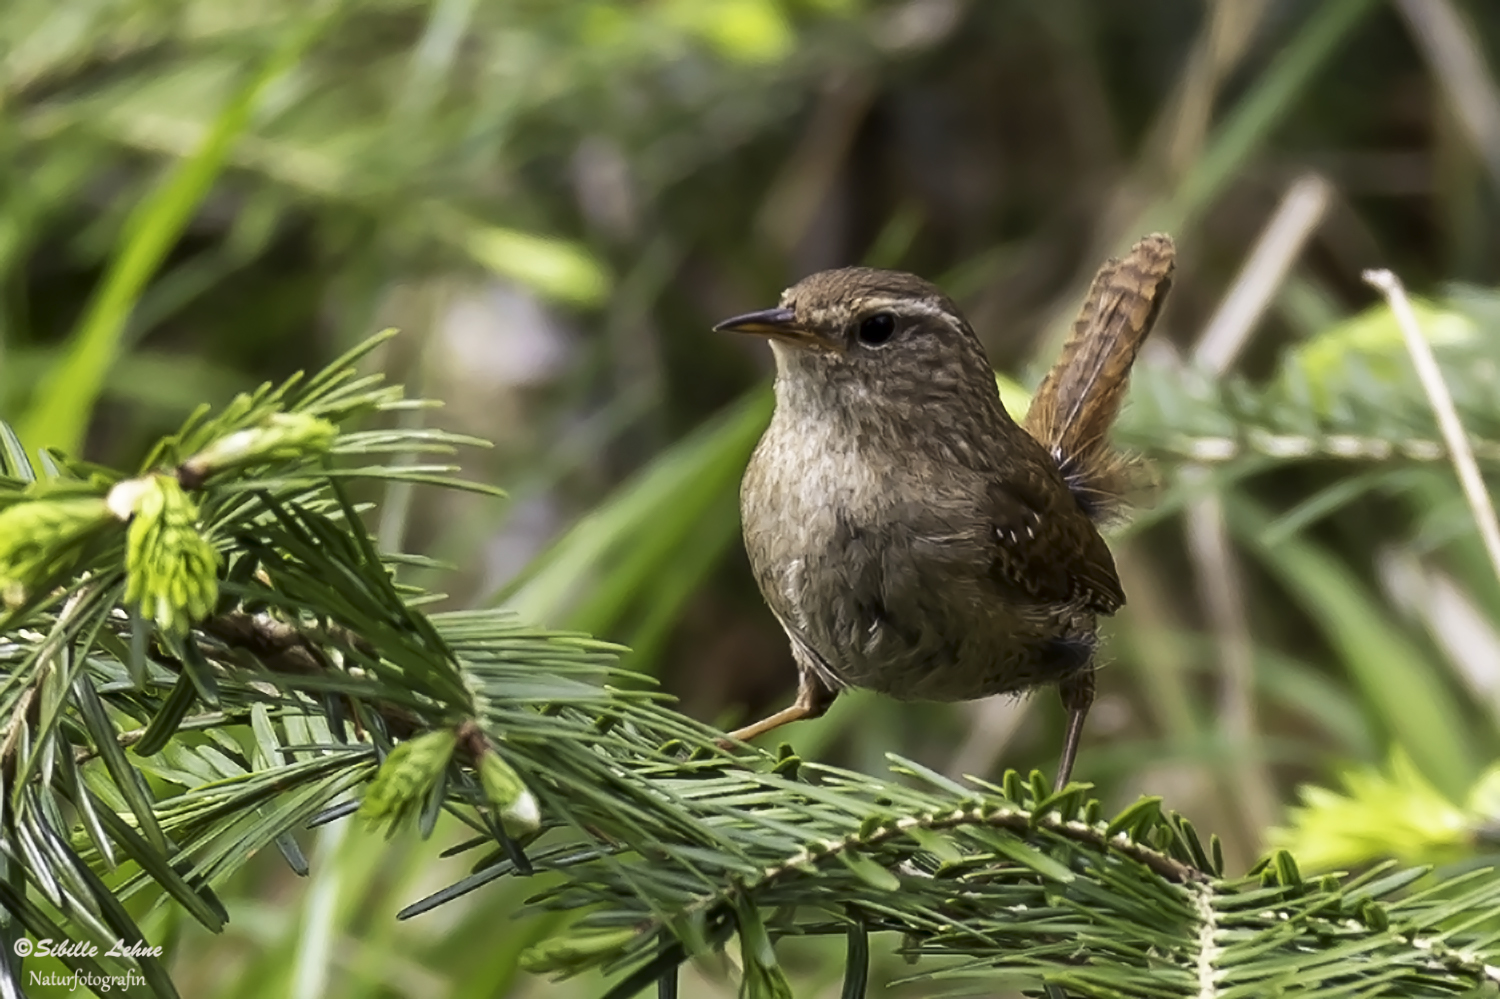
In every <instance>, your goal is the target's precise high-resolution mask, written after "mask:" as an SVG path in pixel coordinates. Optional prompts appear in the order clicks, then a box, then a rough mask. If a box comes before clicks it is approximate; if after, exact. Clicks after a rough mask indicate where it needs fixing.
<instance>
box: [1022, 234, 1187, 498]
mask: <svg viewBox="0 0 1500 999" xmlns="http://www.w3.org/2000/svg"><path fill="white" fill-rule="evenodd" d="M1175 259H1176V248H1175V247H1174V246H1173V243H1172V238H1171V237H1170V236H1167V235H1164V234H1162V233H1156V234H1154V235H1151V236H1146V237H1145V238H1143V239H1141V240H1140V241H1139V242H1137V243H1136V244H1135V246H1133V247H1131V250H1130V252H1129V253H1128V254H1126V255H1125V257H1124V258H1122V259H1119V260H1115V259H1111V260H1109V261H1108V262H1106V263H1105V265H1104V266H1103V267H1101V268H1100V269H1099V273H1098V275H1096V276H1095V278H1094V283H1093V284H1092V285H1090V287H1089V293H1088V297H1087V298H1086V299H1085V300H1084V303H1083V308H1082V310H1081V311H1080V312H1079V313H1078V318H1077V319H1076V320H1075V321H1074V323H1073V329H1072V332H1071V333H1069V335H1068V340H1067V343H1065V344H1064V345H1063V349H1062V354H1061V356H1060V357H1058V359H1057V363H1056V364H1054V365H1053V366H1052V370H1051V371H1049V372H1048V373H1047V377H1046V378H1045V379H1043V380H1042V384H1041V386H1040V387H1039V388H1038V389H1037V391H1036V395H1035V396H1034V397H1033V398H1032V401H1031V408H1030V409H1029V410H1028V411H1027V413H1026V421H1025V427H1026V429H1027V431H1029V432H1030V433H1031V435H1032V436H1033V437H1035V438H1036V439H1037V440H1038V441H1040V442H1041V443H1042V445H1043V446H1044V447H1045V448H1046V449H1047V450H1048V452H1049V453H1050V454H1051V455H1052V456H1053V458H1054V459H1055V460H1056V461H1057V465H1058V468H1059V469H1061V471H1062V473H1063V477H1064V478H1065V479H1066V480H1067V482H1068V486H1069V487H1070V488H1071V489H1072V490H1073V495H1075V496H1076V497H1078V501H1079V503H1080V504H1082V505H1083V507H1084V509H1085V510H1086V511H1088V513H1089V515H1090V516H1091V517H1092V518H1093V519H1094V520H1095V521H1098V522H1101V523H1102V522H1105V521H1108V520H1110V519H1112V518H1113V517H1114V516H1116V515H1118V514H1119V513H1120V512H1121V509H1122V507H1123V506H1124V505H1125V503H1126V497H1127V495H1128V493H1129V492H1130V489H1131V486H1132V482H1133V479H1134V475H1133V472H1134V469H1135V467H1136V463H1135V461H1134V460H1133V459H1132V458H1131V456H1129V455H1126V454H1122V453H1120V452H1118V451H1115V450H1114V449H1113V448H1112V447H1110V444H1109V431H1110V428H1111V427H1112V426H1113V425H1114V422H1115V418H1116V417H1117V416H1119V413H1120V404H1121V403H1122V402H1123V401H1124V398H1125V389H1126V387H1127V386H1128V385H1129V382H1130V368H1131V365H1132V364H1134V363H1135V356H1136V353H1137V352H1138V351H1139V350H1140V348H1141V343H1142V342H1143V341H1144V340H1145V339H1146V336H1147V335H1148V334H1149V333H1150V332H1151V327H1152V326H1153V325H1155V323H1156V317H1157V314H1158V313H1159V312H1160V311H1161V306H1162V303H1163V302H1164V301H1165V300H1166V297H1167V292H1168V290H1169V289H1170V288H1171V285H1172V269H1173V266H1174V261H1175Z"/></svg>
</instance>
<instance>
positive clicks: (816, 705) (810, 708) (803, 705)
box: [719, 670, 839, 749]
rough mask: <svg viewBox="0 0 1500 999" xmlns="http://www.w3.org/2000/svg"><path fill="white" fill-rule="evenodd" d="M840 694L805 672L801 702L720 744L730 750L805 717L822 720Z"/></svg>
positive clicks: (800, 683) (799, 691) (799, 692)
mask: <svg viewBox="0 0 1500 999" xmlns="http://www.w3.org/2000/svg"><path fill="white" fill-rule="evenodd" d="M838 694H839V692H838V691H837V690H831V689H829V688H828V686H827V685H825V684H824V683H823V681H821V680H819V679H818V678H817V676H815V675H814V674H813V673H811V672H810V671H808V670H803V671H802V675H801V678H800V679H799V680H798V683H797V699H796V700H795V701H793V702H792V703H791V706H790V707H785V708H782V709H781V710H780V711H778V712H776V713H775V714H773V715H767V716H766V717H764V718H762V719H761V720H760V721H758V722H754V723H753V724H750V725H745V726H743V727H741V728H737V729H735V730H734V731H733V732H730V733H729V735H728V736H727V737H725V738H723V739H720V740H719V745H720V746H721V747H722V748H724V749H730V748H732V747H733V746H734V744H735V743H736V742H749V741H750V740H751V739H754V738H755V737H756V736H760V735H765V734H766V733H767V732H769V731H771V730H772V729H776V728H780V727H781V726H783V725H785V724H786V723H787V722H794V721H801V720H802V719H804V718H820V717H822V716H823V713H824V712H826V711H827V710H828V708H829V705H831V704H833V700H834V698H836V697H838Z"/></svg>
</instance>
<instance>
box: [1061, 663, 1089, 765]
mask: <svg viewBox="0 0 1500 999" xmlns="http://www.w3.org/2000/svg"><path fill="white" fill-rule="evenodd" d="M1057 692H1058V693H1059V694H1061V695H1062V702H1063V708H1064V709H1065V710H1066V711H1067V712H1068V731H1067V734H1066V735H1064V736H1063V748H1062V760H1061V761H1059V763H1058V764H1057V783H1056V784H1054V785H1053V788H1054V790H1062V789H1063V788H1064V787H1066V786H1067V784H1068V779H1069V778H1070V777H1072V776H1073V760H1074V759H1075V758H1077V756H1078V740H1079V739H1080V738H1081V737H1082V736H1083V721H1084V719H1085V718H1087V717H1088V716H1089V708H1090V707H1091V706H1092V705H1093V703H1094V664H1093V663H1089V664H1088V666H1086V667H1084V668H1083V669H1082V670H1080V671H1078V672H1077V673H1074V674H1073V675H1072V676H1070V677H1068V678H1067V679H1066V680H1064V681H1063V682H1062V683H1060V684H1058V686H1057Z"/></svg>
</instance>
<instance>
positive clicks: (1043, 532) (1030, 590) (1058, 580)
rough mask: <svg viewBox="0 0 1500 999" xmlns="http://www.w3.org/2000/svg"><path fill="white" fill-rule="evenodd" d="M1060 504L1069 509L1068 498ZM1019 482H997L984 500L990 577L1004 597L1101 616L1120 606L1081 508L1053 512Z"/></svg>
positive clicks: (1110, 569)
mask: <svg viewBox="0 0 1500 999" xmlns="http://www.w3.org/2000/svg"><path fill="white" fill-rule="evenodd" d="M1062 498H1063V499H1065V500H1066V501H1067V502H1068V503H1073V504H1074V505H1075V506H1076V503H1074V501H1073V499H1072V497H1071V496H1070V495H1068V494H1067V493H1063V494H1062ZM1057 506H1058V501H1054V502H1051V503H1049V502H1048V492H1047V491H1044V490H1042V489H1039V488H1035V487H1033V486H1031V485H1030V484H1029V483H1027V482H1026V481H1025V480H1024V479H1012V480H1007V481H1004V482H996V483H993V484H992V485H991V486H990V489H989V496H988V509H989V523H990V528H991V532H992V534H993V541H994V553H995V554H994V560H993V562H992V564H991V568H990V576H991V578H992V579H994V580H995V582H996V584H997V585H999V586H1000V587H1001V588H1002V589H1003V590H1004V591H1005V593H1006V595H1007V596H1008V597H1010V598H1011V599H1016V600H1023V601H1035V602H1037V603H1067V602H1071V601H1075V600H1077V601H1081V602H1082V603H1083V604H1084V605H1085V606H1086V607H1088V608H1090V609H1091V610H1094V611H1096V612H1098V613H1100V614H1113V613H1114V612H1115V611H1117V610H1119V608H1120V606H1121V605H1122V604H1124V603H1125V592H1124V590H1122V589H1121V588H1120V577H1119V575H1118V574H1117V573H1116V572H1115V560H1114V557H1113V556H1112V555H1111V554H1110V552H1109V546H1108V545H1106V544H1105V543H1104V539H1103V538H1102V537H1100V535H1099V532H1098V530H1096V529H1095V528H1094V525H1093V524H1092V523H1091V522H1090V521H1089V519H1088V517H1087V516H1086V515H1085V514H1084V512H1083V510H1082V509H1081V508H1078V509H1058V508H1056V507H1057Z"/></svg>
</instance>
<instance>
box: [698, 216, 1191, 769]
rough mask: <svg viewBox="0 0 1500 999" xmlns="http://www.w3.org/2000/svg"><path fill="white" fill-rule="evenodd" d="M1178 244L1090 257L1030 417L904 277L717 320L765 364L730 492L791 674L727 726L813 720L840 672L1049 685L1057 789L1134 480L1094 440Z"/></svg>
mask: <svg viewBox="0 0 1500 999" xmlns="http://www.w3.org/2000/svg"><path fill="white" fill-rule="evenodd" d="M1173 260H1174V248H1173V245H1172V241H1171V239H1170V238H1168V237H1167V236H1164V235H1154V236H1148V237H1146V238H1145V239H1143V240H1141V241H1140V242H1138V243H1137V244H1136V245H1135V247H1134V248H1133V249H1132V250H1131V252H1130V253H1129V254H1128V255H1127V256H1126V257H1125V258H1124V259H1123V260H1111V261H1109V262H1108V263H1107V264H1106V265H1105V266H1104V267H1103V268H1102V269H1101V270H1100V272H1099V275H1098V277H1096V278H1095V280H1094V283H1093V286H1092V287H1091V289H1090V292H1089V295H1088V299H1087V301H1086V303H1085V305H1084V308H1083V311H1082V312H1081V313H1080V315H1079V318H1078V320H1077V322H1076V323H1075V325H1074V327H1073V330H1072V333H1071V335H1070V336H1069V338H1068V341H1067V343H1066V345H1065V346H1064V349H1063V353H1062V356H1061V357H1060V359H1059V360H1058V362H1057V364H1056V365H1055V366H1054V367H1053V369H1052V370H1051V372H1050V373H1049V374H1048V375H1047V377H1046V379H1044V381H1043V383H1042V385H1041V386H1040V388H1039V389H1038V390H1037V394H1036V396H1035V397H1034V399H1033V401H1032V405H1031V408H1030V410H1029V412H1028V414H1027V417H1026V421H1025V426H1024V427H1023V426H1022V425H1019V424H1017V423H1016V421H1015V420H1014V419H1012V418H1011V416H1010V414H1009V413H1007V412H1006V410H1005V407H1004V406H1003V405H1002V404H1001V401H1000V397H999V394H998V392H997V391H996V384H995V376H994V371H993V369H992V368H991V367H990V364H989V361H988V360H987V359H986V357H985V353H984V349H983V347H982V346H981V344H980V342H979V338H978V337H977V336H975V334H974V330H973V329H972V327H970V325H969V323H968V322H967V321H966V320H965V319H964V316H963V314H962V313H961V312H960V311H959V309H958V307H957V306H956V305H954V303H953V301H952V300H951V299H949V298H948V296H946V295H945V294H943V292H941V291H940V290H939V289H938V288H937V287H936V286H934V285H932V284H930V283H929V282H927V281H924V280H923V279H921V278H919V277H915V276H913V275H911V274H905V273H901V272H897V271H886V270H875V269H871V268H865V267H848V268H843V269H840V270H831V271H823V272H821V273H817V274H813V275H812V276H810V277H807V278H805V279H803V280H802V281H800V282H798V283H797V284H796V285H794V286H793V287H791V288H790V289H788V290H787V291H786V292H785V293H784V294H783V295H782V297H781V302H780V304H779V305H778V306H777V307H776V308H774V309H767V310H764V311H760V312H752V313H749V314H747V315H742V316H736V317H735V318H733V319H729V320H726V321H725V322H722V323H720V324H719V325H718V326H717V327H715V329H717V330H724V331H732V332H736V333H748V334H754V335H758V336H763V337H767V338H768V339H769V340H770V343H771V349H772V352H773V353H774V355H775V358H776V386H775V394H776V409H775V414H774V415H773V416H772V418H771V423H770V426H769V428H768V429H767V430H766V432H765V434H764V436H763V437H762V438H761V440H760V444H759V445H758V446H757V447H756V449H755V454H754V456H753V457H752V458H751V460H750V464H749V467H748V468H747V469H746V471H745V477H744V482H743V484H742V487H741V491H740V508H741V514H742V518H743V522H744V536H745V549H746V551H747V552H748V554H749V557H750V565H751V568H752V569H753V571H754V574H755V580H756V582H757V584H758V585H759V587H760V591H761V593H762V595H763V596H764V598H765V600H766V603H767V604H769V605H770V608H771V611H772V612H773V613H774V614H775V615H776V618H777V620H779V621H780V622H781V626H782V627H783V628H784V629H785V630H786V634H787V637H788V638H789V639H790V641H791V646H792V654H793V657H794V659H795V661H796V664H797V667H798V670H799V674H800V682H799V686H798V693H797V698H796V701H795V703H794V704H793V705H792V706H791V707H788V708H786V709H784V710H782V711H779V712H777V713H775V714H773V715H771V716H769V717H767V718H765V719H763V720H761V721H759V722H757V723H755V724H753V725H748V726H746V727H744V728H741V729H739V730H738V731H736V732H733V733H731V734H730V738H731V739H739V740H748V739H751V738H754V737H755V736H758V735H761V734H763V733H765V732H768V731H770V730H771V729H773V728H776V727H777V726H779V725H782V724H784V723H786V722H790V721H795V720H798V719H801V718H812V717H817V716H818V715H820V714H822V713H823V712H824V711H826V710H827V708H828V706H829V705H830V704H831V703H832V702H833V699H834V698H835V697H836V696H837V694H838V692H839V691H840V690H841V689H843V688H845V687H867V688H870V689H872V690H878V691H880V692H882V693H885V694H888V695H890V696H893V697H896V698H901V699H904V700H934V701H963V700H970V699H973V698H978V697H985V696H988V695H991V694H1002V693H1019V692H1024V691H1028V690H1031V689H1032V688H1035V687H1038V686H1042V685H1046V684H1056V685H1057V686H1058V687H1059V689H1060V691H1061V694H1062V698H1063V703H1064V706H1065V707H1066V709H1067V712H1068V726H1067V734H1066V737H1065V740H1064V744H1063V751H1062V758H1061V761H1060V763H1059V767H1058V776H1057V786H1059V787H1062V786H1064V785H1065V784H1066V783H1067V781H1068V779H1069V777H1070V775H1071V773H1072V769H1073V761H1074V758H1075V756H1076V754H1077V751H1078V742H1079V737H1080V735H1081V733H1082V729H1083V723H1084V719H1085V717H1086V716H1087V714H1088V710H1089V706H1090V705H1091V704H1092V703H1093V697H1094V652H1095V648H1096V646H1097V644H1098V621H1099V618H1100V617H1101V616H1105V615H1110V614H1113V613H1114V612H1115V611H1117V610H1118V609H1119V608H1120V607H1121V605H1122V604H1124V602H1125V594H1124V592H1123V590H1122V589H1121V586H1120V579H1119V576H1118V574H1117V573H1116V571H1115V564H1114V559H1113V557H1112V556H1111V555H1110V550H1109V548H1108V546H1107V545H1106V544H1105V542H1104V538H1103V537H1102V536H1101V535H1100V533H1099V529H1100V527H1101V526H1103V525H1104V524H1106V523H1107V522H1108V521H1109V520H1110V519H1111V518H1113V517H1114V516H1115V515H1117V514H1118V513H1119V512H1120V510H1121V508H1122V507H1123V505H1124V503H1125V499H1126V497H1125V493H1126V487H1127V484H1128V482H1129V481H1130V480H1131V478H1132V476H1131V474H1130V461H1129V459H1128V458H1127V457H1125V456H1123V455H1121V454H1119V453H1118V452H1116V451H1115V450H1113V448H1112V447H1111V446H1110V445H1109V443H1108V439H1107V436H1108V432H1109V429H1110V427H1111V425H1112V423H1113V422H1114V419H1115V416H1116V415H1117V414H1118V412H1119V408H1120V403H1121V400H1122V397H1123V394H1124V391H1125V387H1126V384H1127V381H1128V378H1129V373H1130V367H1131V364H1132V363H1133V362H1134V360H1135V355H1136V352H1137V350H1138V349H1139V347H1140V344H1141V342H1142V340H1143V339H1144V338H1145V336H1146V335H1147V333H1148V332H1149V331H1150V329H1151V326H1152V325H1153V323H1154V321H1155V318H1156V315H1157V312H1158V311H1159V309H1160V307H1161V303H1162V301H1163V299H1164V298H1165V296H1166V293H1167V290H1168V288H1169V286H1170V276H1171V271H1172V267H1173Z"/></svg>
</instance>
